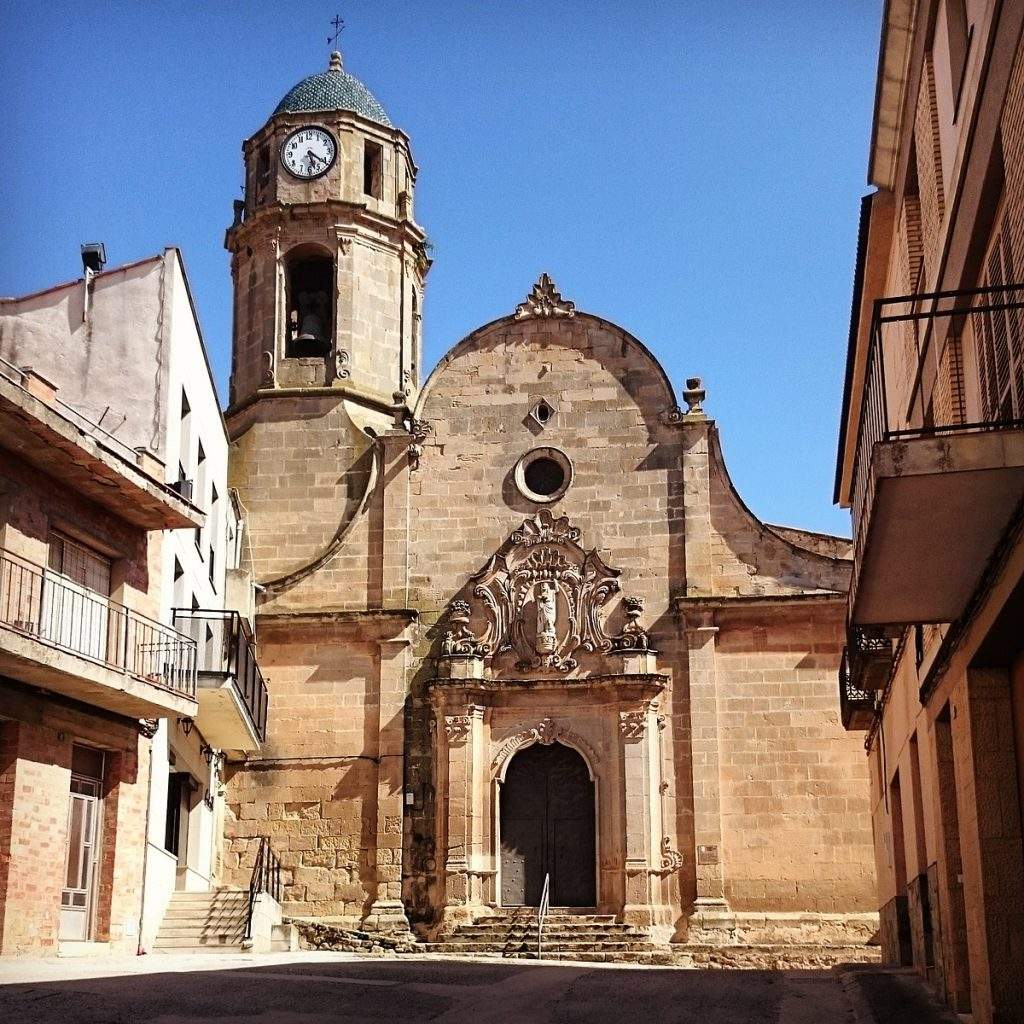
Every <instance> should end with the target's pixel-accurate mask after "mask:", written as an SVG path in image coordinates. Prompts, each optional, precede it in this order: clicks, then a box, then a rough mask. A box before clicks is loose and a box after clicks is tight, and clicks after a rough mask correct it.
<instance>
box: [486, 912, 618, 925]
mask: <svg viewBox="0 0 1024 1024" xmlns="http://www.w3.org/2000/svg"><path fill="white" fill-rule="evenodd" d="M513 921H514V922H517V923H518V922H523V923H527V922H528V923H530V924H536V923H537V915H536V913H532V914H516V913H515V912H514V911H509V912H508V913H507V914H501V913H497V914H495V913H490V914H486V915H484V916H483V917H478V918H477V919H476V923H477V924H481V923H484V922H488V923H490V922H494V923H496V924H510V923H512V922H513ZM544 921H545V922H547V921H586V922H589V923H591V924H618V923H619V922H617V921H616V920H615V915H614V914H586V913H583V914H573V913H570V912H569V911H558V912H557V913H555V912H552V913H550V914H547V915H546V916H545V917H544Z"/></svg>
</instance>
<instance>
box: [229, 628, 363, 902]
mask: <svg viewBox="0 0 1024 1024" xmlns="http://www.w3.org/2000/svg"><path fill="white" fill-rule="evenodd" d="M260 660H261V666H262V668H263V672H264V674H265V676H266V677H267V680H268V689H269V692H270V707H271V714H270V716H269V720H268V736H267V742H266V744H265V745H264V748H263V750H262V751H261V753H260V756H259V757H258V758H256V759H254V762H253V763H252V764H250V765H249V766H247V767H245V768H240V767H236V768H229V770H228V778H227V797H226V815H225V823H224V829H225V853H224V870H225V884H229V885H239V886H248V884H249V877H250V875H251V872H252V868H253V864H254V862H255V857H256V850H257V847H258V842H259V839H260V837H263V836H267V837H269V838H270V842H271V847H272V849H273V851H274V853H275V854H276V855H277V856H278V857H279V859H280V861H281V866H282V868H283V879H282V880H283V883H284V900H285V904H286V911H287V912H288V913H291V914H294V915H296V916H315V917H345V918H349V919H351V920H353V921H357V920H361V919H362V917H363V915H364V913H365V911H366V909H367V907H368V906H369V904H370V902H371V901H372V899H373V896H374V892H375V879H376V876H375V867H376V855H377V854H376V832H377V824H378V823H377V766H378V760H377V758H378V746H379V744H378V724H379V721H378V720H379V701H380V697H379V659H378V657H377V655H376V654H375V653H374V650H373V648H372V647H371V646H369V645H367V644H365V643H360V642H359V641H358V640H356V639H355V637H354V636H353V635H352V632H351V631H349V632H347V633H344V634H339V632H338V631H337V630H333V631H332V630H331V629H330V628H329V627H324V626H323V625H320V626H318V627H307V628H303V627H302V626H301V625H296V627H294V628H292V629H288V628H284V629H281V628H275V627H274V626H266V625H265V626H263V627H262V631H261V634H260Z"/></svg>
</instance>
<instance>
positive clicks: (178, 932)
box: [157, 920, 245, 940]
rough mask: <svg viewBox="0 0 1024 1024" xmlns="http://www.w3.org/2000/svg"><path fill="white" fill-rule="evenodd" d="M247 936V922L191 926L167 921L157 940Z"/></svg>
mask: <svg viewBox="0 0 1024 1024" xmlns="http://www.w3.org/2000/svg"><path fill="white" fill-rule="evenodd" d="M244 934H245V921H244V920H242V921H239V922H237V923H232V924H189V923H172V924H168V923H167V922H166V921H165V922H164V923H163V924H162V925H161V926H160V931H159V932H158V933H157V939H158V940H159V939H171V938H177V937H181V936H185V935H204V936H205V935H231V936H238V937H239V938H241V937H242V936H243V935H244Z"/></svg>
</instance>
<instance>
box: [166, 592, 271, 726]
mask: <svg viewBox="0 0 1024 1024" xmlns="http://www.w3.org/2000/svg"><path fill="white" fill-rule="evenodd" d="M171 614H172V615H173V617H174V624H175V625H176V626H177V627H178V628H179V629H181V630H182V632H184V633H186V634H188V635H189V636H191V637H192V638H193V639H194V640H195V641H196V643H197V644H198V667H199V671H200V672H218V673H223V674H224V675H228V676H231V677H232V680H233V685H234V687H235V690H236V691H237V692H238V694H239V696H240V697H241V698H242V703H243V704H244V705H245V709H246V712H247V713H248V715H249V718H250V720H251V722H252V725H253V728H254V729H255V730H256V733H257V735H258V736H259V738H260V740H265V739H266V738H267V709H268V706H269V703H270V698H269V693H268V690H267V682H266V680H265V679H264V678H263V673H262V672H261V671H260V666H259V662H258V661H257V659H256V645H255V641H254V638H253V634H252V629H251V628H250V627H249V623H248V622H247V621H246V619H245V617H244V616H242V615H240V614H239V613H238V612H237V611H232V610H230V609H221V608H213V609H208V608H199V609H192V608H173V609H171ZM203 626H205V627H206V629H207V630H208V631H209V636H206V635H205V631H204V630H203V628H202V627H203Z"/></svg>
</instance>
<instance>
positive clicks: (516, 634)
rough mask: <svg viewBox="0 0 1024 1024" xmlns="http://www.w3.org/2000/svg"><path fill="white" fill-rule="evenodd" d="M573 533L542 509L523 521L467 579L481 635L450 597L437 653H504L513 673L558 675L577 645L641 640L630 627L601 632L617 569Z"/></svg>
mask: <svg viewBox="0 0 1024 1024" xmlns="http://www.w3.org/2000/svg"><path fill="white" fill-rule="evenodd" d="M580 536H581V534H580V530H579V529H578V528H577V527H575V526H573V525H572V524H571V523H570V522H569V520H568V518H566V517H565V516H563V517H561V518H559V519H556V518H554V516H553V515H552V514H551V512H550V510H548V509H544V510H543V511H541V512H540V513H538V514H537V515H536V516H534V517H533V518H532V519H527V520H526V521H525V522H524V523H523V525H522V526H521V527H520V528H519V529H518V530H516V531H515V532H514V533H513V534H512V535H511V537H510V538H509V540H508V542H507V544H506V545H505V546H504V547H503V550H502V551H501V552H499V553H498V554H495V555H494V556H492V557H491V559H490V560H489V561H488V562H487V564H486V565H485V566H484V567H483V568H482V569H481V570H480V571H479V572H478V573H476V574H475V575H473V576H472V577H471V578H470V583H471V584H472V593H473V596H474V597H475V598H477V599H478V600H479V601H480V603H481V604H482V606H483V607H482V610H483V612H484V613H485V614H486V617H487V623H486V626H485V627H484V629H483V632H482V634H477V633H476V632H474V631H473V630H472V629H471V628H470V625H469V622H470V618H471V608H470V605H469V603H468V602H467V601H465V600H463V599H461V598H460V599H457V600H455V601H453V602H452V603H451V605H450V606H449V610H448V621H449V623H450V629H449V630H448V631H447V632H446V633H445V634H444V637H443V639H442V642H441V654H442V656H444V657H487V656H491V655H496V654H501V653H503V652H506V651H511V652H513V653H514V654H515V655H516V656H517V658H518V660H517V662H516V668H517V670H519V671H532V670H542V671H555V672H561V673H566V672H571V671H572V670H573V669H575V668H577V667H578V665H579V660H578V655H579V653H580V652H581V651H586V652H609V651H612V650H614V649H616V648H615V645H616V643H617V642H621V643H622V644H624V645H625V646H623V647H622V648H621V649H623V650H635V649H636V646H635V645H636V644H637V643H639V642H641V641H640V640H639V638H638V636H637V635H636V633H635V632H631V633H630V634H629V635H628V636H626V635H625V633H624V634H623V636H624V639H623V638H622V637H610V636H608V635H607V634H606V633H605V631H604V624H603V621H602V609H603V608H604V606H605V604H607V602H608V601H609V599H610V598H611V597H612V596H613V595H614V594H616V593H618V592H619V590H620V586H619V582H618V576H619V570H617V569H612V568H610V567H609V566H607V565H605V563H604V562H603V561H602V560H601V557H600V555H598V553H597V552H596V551H590V552H586V551H584V550H583V548H581V547H580V544H579V540H580ZM640 607H641V609H642V605H641V606H640ZM630 614H631V613H630V612H629V611H628V610H627V615H630ZM638 616H639V611H637V612H636V615H635V616H633V617H632V618H631V621H632V622H634V624H635V621H636V618H637V617H638ZM639 633H641V634H642V633H643V631H642V630H639Z"/></svg>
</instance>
